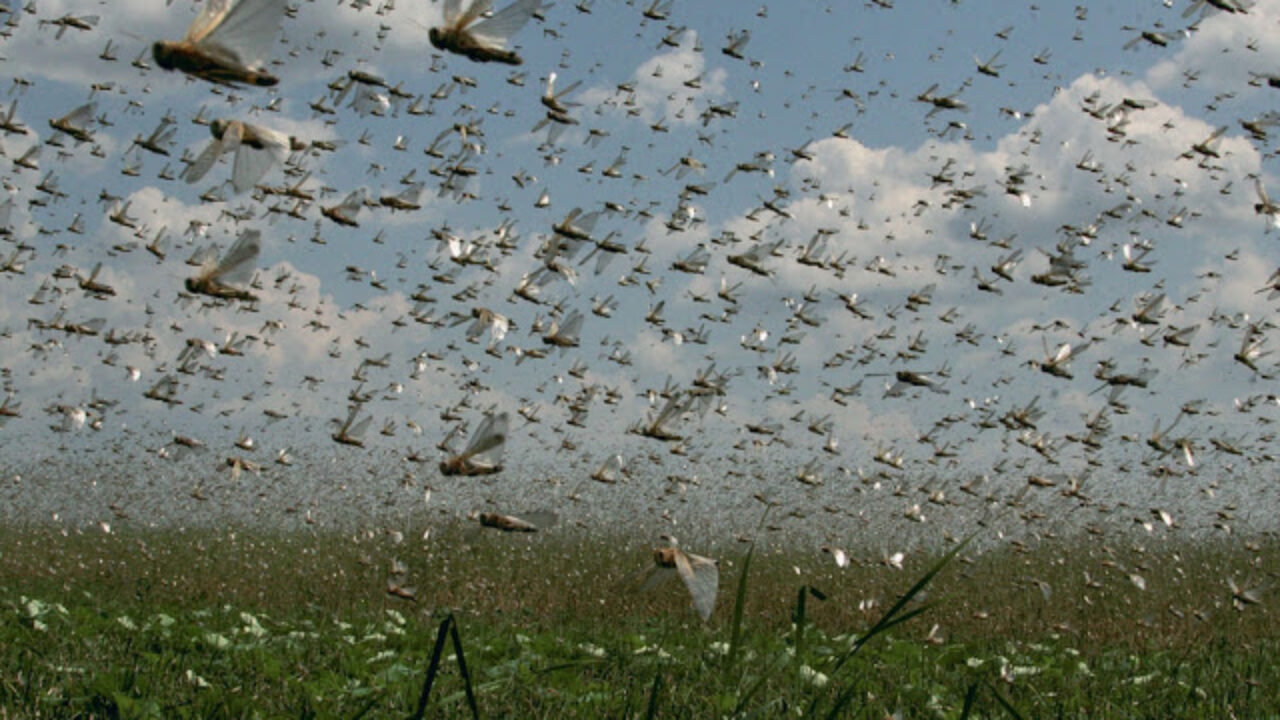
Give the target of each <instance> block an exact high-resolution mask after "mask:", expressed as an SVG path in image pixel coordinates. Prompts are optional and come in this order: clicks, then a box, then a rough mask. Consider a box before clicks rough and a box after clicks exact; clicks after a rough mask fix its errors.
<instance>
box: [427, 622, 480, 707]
mask: <svg viewBox="0 0 1280 720" xmlns="http://www.w3.org/2000/svg"><path fill="white" fill-rule="evenodd" d="M446 640H452V641H453V653H454V655H455V656H456V657H457V658H458V671H459V672H460V673H461V674H462V682H463V686H464V687H465V689H466V692H467V705H468V706H469V707H470V708H471V716H472V717H473V718H476V720H479V719H480V708H479V706H478V705H477V704H476V696H475V693H474V692H473V691H472V688H471V673H470V672H468V671H467V660H466V657H465V656H464V655H463V653H462V637H461V636H460V635H459V634H458V621H457V620H456V619H455V618H454V617H453V613H449V615H448V616H446V617H445V619H444V620H442V621H440V629H439V630H438V631H437V632H436V643H435V646H434V647H432V649H431V662H430V663H429V664H428V665H427V676H426V679H425V680H424V681H423V683H422V695H421V696H419V697H418V709H417V711H415V712H414V714H413V715H411V716H410V718H412V720H422V718H423V717H424V716H425V715H426V712H427V700H428V699H430V697H431V688H432V686H433V685H434V684H435V681H436V675H437V674H438V673H439V672H440V658H441V657H442V656H443V655H444V644H445V641H446Z"/></svg>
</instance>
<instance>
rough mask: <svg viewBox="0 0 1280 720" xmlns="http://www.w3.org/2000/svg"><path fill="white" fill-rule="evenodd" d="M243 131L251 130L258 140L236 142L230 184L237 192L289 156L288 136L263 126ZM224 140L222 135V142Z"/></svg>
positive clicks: (247, 186)
mask: <svg viewBox="0 0 1280 720" xmlns="http://www.w3.org/2000/svg"><path fill="white" fill-rule="evenodd" d="M236 125H238V126H239V125H240V123H236ZM245 132H251V133H252V134H253V136H254V137H255V138H256V139H257V141H258V142H257V143H253V144H250V143H247V142H243V143H240V142H238V143H237V144H238V147H237V148H236V162H235V168H234V169H233V170H232V171H231V185H232V186H233V187H234V188H235V190H236V192H237V193H242V192H245V191H246V190H249V189H251V188H252V187H253V186H254V185H256V184H257V183H258V181H259V180H261V179H262V176H264V175H266V174H267V172H269V171H270V170H271V168H273V167H275V166H276V165H281V164H283V163H284V161H285V160H286V159H287V158H288V157H289V136H287V135H285V134H284V133H280V132H276V131H275V130H269V129H267V128H264V127H252V128H246V129H245ZM226 142H227V140H226V137H225V136H224V137H223V144H224V145H225V144H226ZM256 145H261V147H255V146H256ZM227 151H230V147H229V146H228V147H227Z"/></svg>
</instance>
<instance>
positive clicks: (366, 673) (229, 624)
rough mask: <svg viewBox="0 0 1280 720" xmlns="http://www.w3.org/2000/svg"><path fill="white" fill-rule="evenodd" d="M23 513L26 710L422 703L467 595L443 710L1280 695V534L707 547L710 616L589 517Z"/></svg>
mask: <svg viewBox="0 0 1280 720" xmlns="http://www.w3.org/2000/svg"><path fill="white" fill-rule="evenodd" d="M0 537H2V540H0V553H2V554H0V613H2V617H3V621H2V622H0V667H2V668H3V669H2V670H0V706H2V707H3V709H2V710H0V717H6V718H8V717H50V718H68V717H156V718H161V717H163V718H171V717H202V718H203V717H237V718H238V717H361V716H364V717H408V716H410V715H412V714H413V713H414V711H415V709H416V708H417V707H418V703H419V699H420V696H421V695H422V692H423V684H424V679H425V677H426V676H427V668H428V665H429V662H430V660H431V657H432V651H433V648H434V647H435V644H436V640H437V631H438V630H439V629H440V626H441V624H442V622H443V621H445V619H446V618H448V617H453V618H454V619H455V620H456V629H457V630H458V633H457V638H458V640H460V643H461V647H462V648H463V650H464V653H463V654H464V658H465V663H466V672H465V674H464V673H463V672H462V671H461V668H460V665H459V663H458V662H457V657H456V653H455V649H454V646H453V645H452V644H448V645H447V646H446V649H445V651H444V652H443V653H442V655H441V658H440V659H441V662H440V670H439V673H438V674H437V675H436V676H435V677H434V678H433V681H434V686H433V688H432V692H431V695H430V697H429V699H428V705H427V708H426V716H428V717H447V716H463V717H469V716H471V714H472V711H471V709H470V707H469V704H468V702H467V699H466V696H467V693H466V689H467V687H468V685H469V686H470V687H471V688H472V689H473V691H474V695H475V702H476V707H477V709H478V711H479V714H480V715H482V716H484V717H520V718H531V717H547V718H561V717H590V718H598V717H691V718H694V717H696V718H703V717H727V716H757V717H778V716H782V715H787V716H797V717H804V716H819V717H870V718H881V717H886V716H901V717H962V716H969V717H1095V718H1096V717H1162V718H1169V717H1180V718H1190V717H1205V718H1223V717H1233V716H1234V717H1260V716H1263V715H1265V714H1267V713H1268V712H1274V711H1275V709H1276V708H1280V664H1277V663H1275V662H1274V660H1273V659H1274V658H1275V657H1276V656H1277V655H1278V654H1280V625H1278V624H1277V623H1276V622H1275V618H1274V617H1273V610H1272V609H1271V607H1270V605H1269V602H1268V601H1269V599H1270V598H1269V597H1268V595H1267V593H1266V587H1267V585H1268V583H1269V582H1270V581H1271V580H1272V577H1273V575H1272V573H1273V572H1274V569H1275V568H1277V567H1278V566H1277V564H1276V561H1277V555H1278V553H1277V550H1278V548H1277V546H1276V544H1275V543H1274V541H1271V540H1267V541H1265V542H1259V543H1253V542H1244V541H1240V540H1238V539H1224V540H1221V541H1215V542H1199V543H1195V544H1185V545H1183V544H1179V541H1177V540H1168V539H1154V538H1152V537H1151V536H1148V535H1146V534H1142V533H1141V531H1139V534H1134V535H1132V536H1130V537H1121V536H1116V537H1110V538H1102V537H1093V536H1088V535H1083V536H1081V537H1079V538H1073V539H1072V540H1070V541H1065V540H1061V541H1054V542H1051V543H1044V544H1041V545H1039V546H1037V547H1034V548H1028V547H1026V546H1021V545H1010V544H1006V545H1003V546H996V547H994V548H990V549H986V550H983V551H981V552H979V551H978V550H977V549H976V547H977V546H976V544H975V545H974V546H965V547H961V548H959V552H958V553H956V554H955V556H954V557H953V558H952V559H951V560H950V562H948V563H946V565H945V567H942V568H941V570H940V571H939V572H938V573H937V574H936V575H934V576H930V575H929V573H930V572H931V570H933V569H937V568H938V567H939V560H940V558H941V557H942V555H941V552H939V553H937V554H935V555H925V554H917V555H909V556H907V557H906V558H904V561H903V567H902V569H901V570H899V569H896V568H892V567H890V566H889V565H888V564H886V563H881V562H877V557H876V556H875V555H873V554H871V553H870V552H868V553H865V554H863V555H860V554H859V552H858V551H857V549H854V550H853V551H852V553H851V554H852V555H853V557H854V558H855V561H854V563H853V564H852V565H851V566H850V567H848V568H843V569H842V568H837V567H836V565H835V563H834V562H831V560H830V558H829V557H827V556H825V555H822V554H820V553H817V552H816V551H809V550H807V549H806V550H803V551H801V550H796V549H788V548H785V547H779V548H772V547H767V546H766V545H765V544H764V543H763V541H762V542H761V543H760V544H759V545H756V546H754V550H751V548H752V546H751V545H748V544H740V545H730V546H726V547H720V548H691V549H694V550H696V551H698V552H700V553H703V554H707V555H711V556H713V557H717V558H719V559H720V561H721V563H720V564H721V572H720V591H719V599H718V603H717V607H716V611H715V614H714V615H713V616H712V618H711V620H710V622H708V623H705V624H704V623H703V622H701V621H700V620H699V618H698V616H697V615H696V614H695V613H694V612H693V610H692V609H691V607H690V603H689V596H688V594H687V593H685V592H684V589H683V587H681V585H680V583H679V582H678V581H674V582H671V583H668V584H667V585H665V586H663V587H661V588H659V589H657V590H654V591H651V592H648V593H635V592H625V591H623V590H622V589H621V588H622V587H623V586H625V584H626V581H627V579H628V578H629V577H630V576H632V575H633V574H634V573H636V572H637V571H638V570H641V569H643V568H644V567H645V566H646V563H648V562H650V560H649V552H648V549H647V546H646V545H644V544H642V543H639V542H631V541H627V540H625V539H619V538H609V537H602V536H600V535H599V534H588V533H586V532H585V531H577V530H575V529H573V528H561V529H559V531H557V532H553V533H539V534H503V533H498V532H492V531H486V532H483V533H481V532H480V531H479V530H478V529H476V528H475V526H453V527H448V528H443V529H437V530H434V531H433V532H432V534H431V536H430V538H429V539H427V540H423V539H422V537H421V536H420V535H413V536H401V535H398V534H391V533H385V532H364V533H352V534H344V535H336V534H329V533H315V534H310V533H305V532H302V533H291V534H287V535H273V534H269V533H264V532H261V531H251V530H245V529H241V530H239V531H231V530H224V531H221V532H212V531H198V532H196V531H191V532H183V531H180V530H164V531H157V530H148V531H135V530H130V529H121V528H117V529H114V530H113V531H112V532H109V533H108V532H104V531H103V530H101V529H97V528H95V529H92V530H84V531H81V532H66V531H60V530H55V529H51V528H48V527H26V528H15V527H9V528H6V529H5V530H3V531H2V536H0ZM952 549H955V546H952ZM749 551H751V555H750V561H749V563H748V552H749ZM857 558H862V560H861V561H860V562H859V561H858V560H857ZM744 569H747V572H746V574H745V578H746V582H745V583H742V582H741V581H742V579H743V577H744ZM930 577H931V581H930V582H928V583H927V585H925V586H923V587H919V583H918V582H917V581H921V580H924V579H929V578H930ZM1232 583H1234V584H1235V586H1234V590H1233V585H1232ZM913 586H917V589H918V591H917V592H914V593H913V592H910V591H912V589H913ZM389 588H390V589H393V590H394V591H395V592H394V593H393V592H389ZM806 588H812V589H813V590H812V591H810V590H807V589H806ZM410 595H411V596H412V597H413V599H408V598H406V597H404V596H410ZM904 596H905V600H906V602H904V603H902V604H900V605H898V606H895V604H896V603H897V602H898V601H899V600H900V599H903V598H904ZM821 598H825V599H821ZM1255 601H1257V602H1255ZM886 617H887V618H888V620H889V623H888V625H889V626H888V627H886V623H885V622H882V621H884V620H885V619H886ZM899 620H904V621H903V622H901V623H899V624H893V623H894V622H897V621H899ZM877 623H879V625H877Z"/></svg>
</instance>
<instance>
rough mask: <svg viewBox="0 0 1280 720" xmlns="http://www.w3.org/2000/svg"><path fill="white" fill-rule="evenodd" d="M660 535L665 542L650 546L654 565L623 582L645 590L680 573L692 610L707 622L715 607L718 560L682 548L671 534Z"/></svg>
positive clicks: (718, 581)
mask: <svg viewBox="0 0 1280 720" xmlns="http://www.w3.org/2000/svg"><path fill="white" fill-rule="evenodd" d="M662 539H663V540H666V541H667V543H668V546H667V547H658V548H654V549H653V565H651V566H650V567H647V568H645V569H644V570H641V571H640V572H639V573H637V574H635V575H633V576H632V577H631V578H630V579H629V581H628V582H627V583H625V585H627V586H630V587H636V586H639V590H640V591H641V592H647V591H649V590H653V589H655V588H657V587H660V586H661V585H663V584H665V583H666V582H667V581H668V580H670V579H671V578H672V577H673V576H676V575H679V576H680V580H681V581H683V582H684V586H685V588H686V589H687V590H688V591H689V595H690V596H691V597H692V598H693V608H694V610H696V611H697V613H698V616H699V617H701V618H702V620H703V622H706V621H707V620H709V619H711V613H712V611H713V610H715V607H716V593H717V592H718V591H719V589H720V565H719V563H717V562H716V561H715V560H712V559H711V558H706V557H702V556H701V555H694V554H693V553H687V552H685V551H683V550H681V549H680V548H679V547H677V545H676V539H675V538H674V537H671V536H670V535H663V536H662Z"/></svg>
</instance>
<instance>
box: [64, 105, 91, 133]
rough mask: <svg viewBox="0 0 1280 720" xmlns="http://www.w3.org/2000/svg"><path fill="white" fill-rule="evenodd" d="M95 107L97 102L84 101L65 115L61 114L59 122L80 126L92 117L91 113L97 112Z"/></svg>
mask: <svg viewBox="0 0 1280 720" xmlns="http://www.w3.org/2000/svg"><path fill="white" fill-rule="evenodd" d="M97 109H98V104H97V103H93V102H91V103H85V104H84V105H81V106H80V107H78V108H76V109H75V110H72V111H71V112H69V113H67V114H66V115H63V116H62V119H61V122H62V123H63V124H65V125H69V126H71V127H77V128H82V127H84V126H85V125H87V124H88V123H89V121H91V120H92V119H93V114H94V113H95V112H97Z"/></svg>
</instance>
